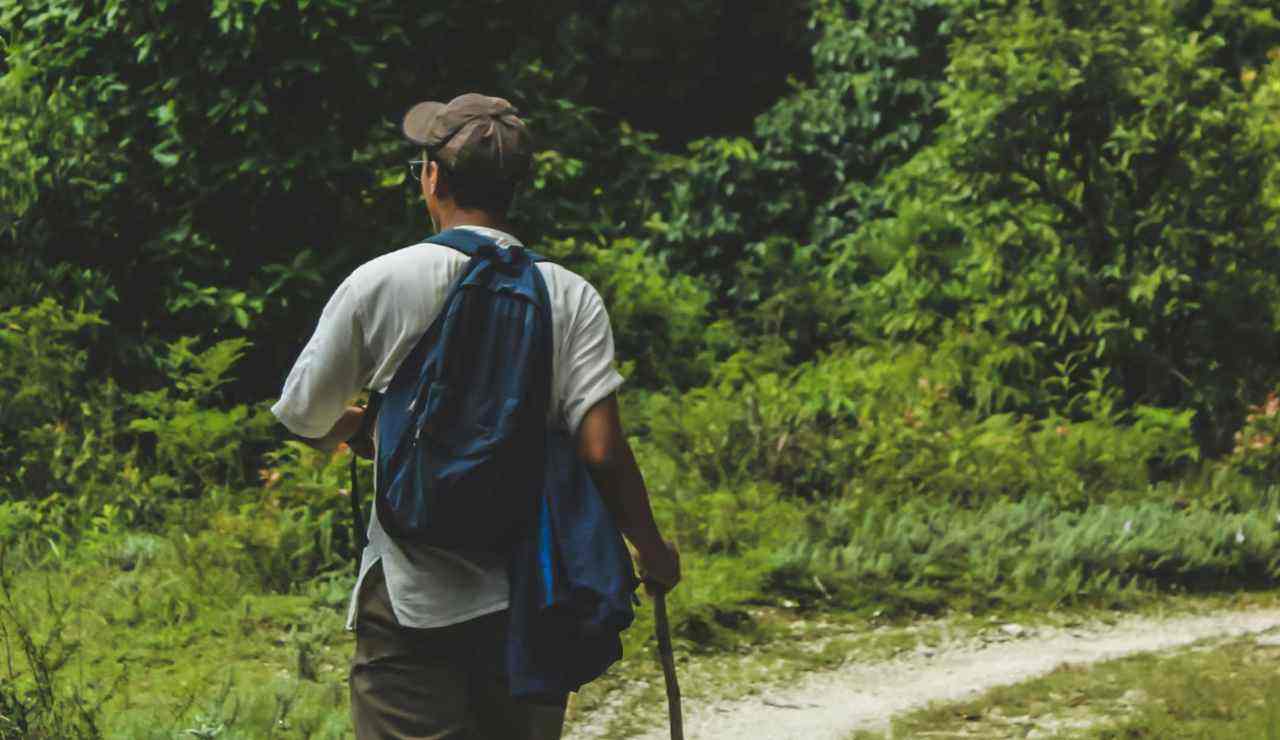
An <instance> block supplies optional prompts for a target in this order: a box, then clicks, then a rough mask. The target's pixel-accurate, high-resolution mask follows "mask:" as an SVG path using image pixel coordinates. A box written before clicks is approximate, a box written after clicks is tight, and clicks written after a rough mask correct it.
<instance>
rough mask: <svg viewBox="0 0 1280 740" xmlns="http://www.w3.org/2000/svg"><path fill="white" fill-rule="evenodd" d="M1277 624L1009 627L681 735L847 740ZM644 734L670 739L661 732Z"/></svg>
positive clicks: (717, 717) (814, 686)
mask: <svg viewBox="0 0 1280 740" xmlns="http://www.w3.org/2000/svg"><path fill="white" fill-rule="evenodd" d="M1276 628H1280V609H1277V608H1269V609H1251V610H1244V611H1219V612H1213V613H1210V614H1203V615H1198V616H1183V617H1177V618H1171V619H1169V618H1166V619H1158V618H1150V617H1129V618H1125V619H1122V620H1120V621H1118V622H1116V623H1115V624H1113V625H1102V624H1095V625H1089V626H1083V627H1073V628H1067V629H1063V628H1035V629H1031V628H1024V627H1020V626H1018V625H1013V624H1008V625H1003V626H1001V627H1000V628H999V629H998V630H996V631H995V633H994V634H992V635H986V636H983V637H979V638H974V639H968V640H964V641H959V642H955V643H952V644H949V645H942V646H939V647H938V648H936V649H920V650H916V651H915V652H908V653H906V654H905V655H904V656H901V657H899V658H897V659H894V660H890V661H882V662H873V663H860V664H851V665H847V666H845V667H843V668H840V669H838V670H834V671H826V672H820V673H814V674H811V675H810V676H809V677H808V678H807V679H806V680H803V681H799V682H795V683H792V684H790V685H788V686H784V687H774V688H771V689H769V690H765V691H761V692H760V693H758V694H756V695H753V696H751V697H748V698H745V699H739V700H734V701H726V702H717V703H713V704H711V705H708V706H700V707H686V712H685V714H686V717H685V727H686V733H687V735H688V737H690V738H699V739H710V738H732V739H733V740H741V738H770V739H771V740H775V739H776V740H783V739H784V738H805V739H806V740H824V739H826V738H832V739H833V740H844V738H847V737H849V735H850V734H852V733H854V732H856V731H858V730H878V731H884V730H887V729H888V726H889V720H890V719H891V718H892V717H893V716H894V715H896V714H899V713H902V712H904V711H907V710H910V709H916V708H919V707H921V706H923V705H925V704H927V703H929V702H933V701H954V700H957V699H962V698H964V697H966V696H969V695H971V694H974V693H977V692H980V691H985V690H987V689H990V688H992V687H995V686H1000V685H1004V684H1010V683H1017V682H1020V681H1025V680H1027V679H1030V678H1033V677H1036V676H1039V675H1042V674H1044V673H1047V672H1049V671H1051V670H1052V669H1054V668H1055V667H1057V666H1059V665H1061V664H1062V663H1075V664H1087V663H1094V662H1097V661H1102V660H1109V659H1114V658H1119V657H1123V656H1126V655H1130V654H1133V653H1140V652H1149V651H1159V650H1167V649H1171V648H1176V647H1179V646H1183V645H1187V644H1189V643H1192V642H1195V641H1197V640H1202V639H1205V638H1210V637H1233V636H1241V635H1246V634H1253V633H1258V632H1263V631H1266V630H1270V629H1276ZM577 729H578V730H579V731H578V732H575V733H574V736H575V737H579V738H583V737H590V736H591V734H590V733H591V728H590V727H589V726H585V727H580V728H577ZM643 737H644V738H653V739H654V740H657V739H658V738H663V737H666V734H665V729H664V730H656V729H655V730H654V731H652V732H650V733H648V734H646V735H644V736H643Z"/></svg>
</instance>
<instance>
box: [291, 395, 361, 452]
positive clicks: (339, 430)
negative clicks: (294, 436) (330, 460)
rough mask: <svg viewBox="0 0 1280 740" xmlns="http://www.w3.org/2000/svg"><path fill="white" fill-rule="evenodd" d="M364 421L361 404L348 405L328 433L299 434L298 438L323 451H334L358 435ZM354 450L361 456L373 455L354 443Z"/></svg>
mask: <svg viewBox="0 0 1280 740" xmlns="http://www.w3.org/2000/svg"><path fill="white" fill-rule="evenodd" d="M363 422H364V408H363V407H361V406H348V407H347V408H346V410H345V411H343V412H342V416H340V417H338V421H337V422H336V423H335V424H334V425H333V428H332V429H330V430H329V433H328V434H326V435H324V436H323V437H303V436H301V435H299V436H298V439H299V440H301V441H302V442H305V443H307V444H308V445H310V446H312V447H314V448H316V449H317V450H320V451H321V452H333V451H334V450H335V449H337V448H338V445H340V444H342V443H343V442H346V441H348V440H351V438H352V437H354V436H355V435H356V432H358V431H360V428H361V426H362V424H363ZM352 450H353V451H354V452H356V453H357V454H359V455H360V456H361V457H371V455H368V454H364V452H363V449H357V448H356V445H355V444H354V443H353V444H352Z"/></svg>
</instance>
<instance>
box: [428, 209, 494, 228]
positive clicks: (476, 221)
mask: <svg viewBox="0 0 1280 740" xmlns="http://www.w3.org/2000/svg"><path fill="white" fill-rule="evenodd" d="M459 226H483V227H485V228H488V229H497V230H498V231H503V232H506V233H508V234H509V233H511V224H509V223H507V220H506V219H505V218H502V217H500V216H494V215H492V214H490V213H488V212H486V211H480V210H475V209H461V208H459V209H455V210H452V211H449V212H448V213H443V214H441V215H440V223H439V224H438V227H439V229H440V230H441V231H448V230H449V229H453V228H457V227H459Z"/></svg>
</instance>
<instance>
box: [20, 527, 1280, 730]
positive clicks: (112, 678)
mask: <svg viewBox="0 0 1280 740" xmlns="http://www.w3.org/2000/svg"><path fill="white" fill-rule="evenodd" d="M219 506H220V507H221V508H218V509H217V510H215V511H214V512H213V513H208V514H204V515H201V516H198V517H194V518H192V520H191V521H190V522H186V521H185V520H183V524H182V526H179V525H178V524H176V523H175V524H174V525H173V526H172V527H171V528H169V529H167V530H166V531H164V532H150V533H147V532H128V531H124V532H121V531H110V532H107V533H103V534H93V533H90V534H89V535H87V536H85V537H83V538H81V539H80V541H79V542H78V543H77V544H76V545H75V546H74V547H71V548H66V547H65V546H64V547H63V548H62V549H56V548H51V547H49V546H48V545H41V544H39V543H31V542H28V543H27V544H26V545H25V546H24V547H22V548H14V549H13V551H12V552H11V557H10V558H9V559H10V563H9V565H8V567H7V568H6V569H4V570H5V571H6V572H7V574H8V576H7V586H6V590H5V597H4V600H3V601H2V602H0V607H3V608H0V630H3V633H2V634H0V650H3V654H0V661H2V662H0V736H37V737H39V736H43V737H59V738H61V737H76V736H78V735H86V736H93V735H96V734H98V733H99V731H100V733H101V734H104V735H106V736H108V737H119V738H160V737H164V738H172V737H178V736H183V737H220V738H239V737H244V738H258V737H280V738H326V737H344V736H346V735H347V733H348V725H349V720H348V709H347V689H346V672H347V665H348V662H349V659H350V655H351V651H352V637H351V635H349V634H348V633H346V632H345V631H344V630H343V629H342V625H343V621H344V617H345V611H346V606H347V600H348V598H349V594H350V589H351V585H352V577H351V575H350V570H349V567H347V566H348V564H347V563H344V562H343V561H342V560H341V558H338V559H337V560H335V559H334V558H335V556H334V555H333V554H332V553H329V554H323V553H319V554H318V553H317V552H316V551H315V546H314V544H313V539H312V538H310V537H307V536H302V534H297V533H305V532H307V531H310V529H311V528H314V527H313V526H312V525H310V524H307V523H306V522H302V523H297V522H294V520H293V519H286V518H276V519H273V518H272V516H273V514H272V512H271V511H270V510H268V509H266V508H263V507H251V508H248V509H245V510H244V511H243V512H242V513H228V510H229V508H230V507H227V506H222V505H221V504H220V505H219ZM1019 511H1020V512H1021V516H1022V517H1023V518H1019V517H1012V518H1011V519H1010V521H1009V522H1007V523H1005V522H1004V520H1003V519H1000V518H999V517H993V518H988V519H987V520H986V524H987V526H988V528H989V529H999V528H1000V527H1003V526H1005V524H1008V525H1009V527H1010V528H1011V529H1012V530H1017V531H1018V532H1021V530H1019V529H1018V527H1022V526H1023V524H1025V519H1026V517H1029V516H1030V515H1031V514H1033V513H1035V512H1037V511H1038V510H1037V509H1035V508H1034V507H1032V508H1030V509H1026V510H1025V511H1023V510H1019ZM908 513H909V512H904V513H903V514H902V516H903V517H905V518H909V517H908ZM1267 513H1268V515H1269V513H1270V512H1269V511H1268V512H1267ZM1113 514H1114V512H1113ZM274 516H277V517H278V516H279V515H278V514H277V515H274ZM1259 517H1260V515H1259ZM972 518H974V517H971V516H969V515H966V516H964V517H956V516H953V517H952V521H953V524H955V526H954V527H953V528H951V529H949V530H947V532H948V535H947V537H946V539H945V542H950V543H955V542H956V541H957V540H956V533H957V532H958V531H963V532H969V531H970V530H971V529H972V528H973V527H975V526H976V521H970V519H972ZM957 520H963V521H960V522H959V523H956V522H957ZM1046 521H1058V520H1057V519H1054V518H1052V517H1048V518H1046ZM1099 521H1103V520H1099ZM1197 521H1199V520H1196V519H1189V520H1188V522H1187V523H1186V526H1193V525H1194V524H1195V523H1196V522H1197ZM193 522H194V523H193ZM1106 522H1109V520H1106ZM1106 522H1104V523H1106ZM1121 524H1122V523H1121ZM1205 524H1206V528H1207V529H1211V530H1213V531H1214V532H1216V531H1217V530H1218V529H1222V528H1224V527H1227V525H1229V524H1231V522H1217V521H1209V520H1207V519H1206V520H1205ZM961 525H963V526H961ZM1209 525H1211V526H1209ZM1116 526H1117V528H1118V527H1120V525H1119V524H1117V525H1116ZM1171 526H1172V525H1171ZM1135 529H1138V528H1137V527H1135ZM869 531H870V530H869ZM1052 531H1057V530H1052ZM1234 531H1235V530H1234V529H1231V532H1234ZM1064 532H1065V533H1064ZM907 534H910V532H908V533H907ZM997 534H998V533H996V532H987V533H986V534H985V535H984V539H983V540H982V543H983V544H982V547H981V548H977V547H975V548H974V551H973V553H970V554H971V555H973V556H974V557H976V553H977V552H979V551H982V552H992V553H995V552H996V551H997V542H998V541H1002V542H1004V543H1005V549H1004V550H999V552H998V553H997V554H999V555H1000V556H1001V557H1002V558H1004V559H1005V560H1012V559H1016V558H1017V556H1018V552H1019V551H1020V550H1022V549H1024V548H1025V547H1026V545H1025V544H1024V543H1023V542H1022V539H1025V537H1026V536H1029V535H1027V534H1026V533H1021V534H1020V535H1019V536H1017V537H1014V536H1010V537H1007V538H1005V539H1004V540H1000V538H999V537H998V536H997ZM1059 534H1061V535H1062V536H1063V537H1064V538H1066V540H1067V541H1069V542H1071V543H1073V544H1072V548H1075V549H1078V550H1080V551H1082V552H1085V551H1087V552H1093V553H1094V556H1096V554H1097V550H1096V549H1093V550H1091V549H1090V548H1091V547H1092V545H1090V544H1089V543H1091V542H1093V541H1094V540H1097V542H1099V543H1103V544H1107V546H1108V547H1112V548H1114V545H1112V544H1110V543H1114V542H1124V541H1127V540H1120V539H1119V538H1118V537H1117V536H1116V535H1115V533H1112V532H1111V531H1110V529H1108V528H1107V527H1104V526H1100V525H1098V524H1097V523H1094V524H1091V525H1090V526H1088V527H1085V528H1082V529H1080V530H1078V531H1073V530H1063V531H1062V532H1059ZM285 535H288V536H287V537H286V536H285ZM1215 536H1216V535H1215ZM897 539H905V540H906V541H908V543H910V542H911V541H914V539H913V537H907V536H905V535H903V533H901V532H898V531H897V529H893V531H891V532H888V533H885V534H882V535H879V539H876V538H873V537H871V536H870V534H868V536H867V537H866V538H863V539H861V543H862V545H861V546H863V547H865V548H867V549H868V551H880V552H881V553H883V557H878V560H879V561H881V562H894V563H898V562H899V561H900V563H901V567H908V566H910V565H911V564H912V563H913V562H914V561H913V558H917V557H922V555H921V553H925V552H927V553H928V557H930V558H933V557H935V556H937V557H941V554H944V553H945V552H947V548H945V547H944V548H940V549H937V551H936V552H935V551H934V549H929V550H919V549H915V550H913V549H912V548H909V547H903V548H899V547H898V546H897V545H896V544H893V543H894V542H896V541H897ZM1227 540H1228V542H1230V538H1227ZM1248 541H1249V543H1251V546H1254V547H1258V546H1259V545H1258V544H1256V543H1267V542H1270V540H1267V539H1266V538H1265V537H1264V536H1262V535H1261V534H1260V535H1259V536H1257V537H1255V536H1253V535H1252V534H1250V536H1249V540H1248ZM921 542H925V541H924V540H921ZM1086 545H1087V547H1086ZM1068 549H1070V548H1068ZM1071 551H1072V552H1074V551H1075V550H1071ZM1236 552H1239V549H1238V548H1236V549H1233V548H1230V547H1227V548H1224V549H1219V550H1216V551H1215V553H1217V556H1218V558H1219V559H1220V560H1222V561H1223V562H1221V563H1212V565H1214V567H1216V569H1217V570H1216V572H1218V573H1220V574H1221V575H1222V579H1221V580H1222V582H1224V583H1225V582H1226V581H1228V580H1229V578H1228V576H1229V575H1230V574H1232V573H1233V572H1234V571H1235V570H1237V569H1239V568H1241V567H1244V566H1245V565H1247V564H1248V563H1249V562H1250V561H1249V560H1248V559H1236V558H1235V557H1234V555H1232V557H1226V558H1224V557H1223V555H1222V554H1223V553H1228V554H1233V553H1236ZM1258 552H1259V553H1261V552H1262V551H1261V550H1259V551H1258ZM17 553H20V555H19V554H17ZM952 554H953V555H954V554H956V553H954V552H953V553H952ZM1068 554H1069V553H1068ZM1023 555H1024V557H1025V556H1026V553H1025V552H1024V553H1023ZM1145 557H1146V556H1143V557H1139V558H1135V559H1134V561H1133V563H1132V564H1131V566H1130V567H1131V568H1132V569H1133V570H1134V571H1135V572H1137V571H1141V570H1142V569H1143V568H1144V567H1145V566H1144V564H1143V563H1144V559H1145ZM1070 560H1071V558H1070V557H1068V556H1067V555H1063V556H1062V559H1061V562H1062V563H1063V567H1064V568H1067V569H1069V568H1068V566H1069V561H1070ZM868 562H869V561H868ZM326 563H327V564H328V565H325V564H326ZM778 563H782V564H783V565H782V567H781V568H780V569H777V570H773V571H770V570H769V569H770V568H778V567H779V566H778ZM785 564H786V558H785V557H783V558H779V559H775V560H769V559H768V558H765V557H764V556H763V555H762V554H761V553H759V552H750V553H744V554H737V555H734V554H725V553H721V554H715V555H712V554H708V553H699V552H690V553H689V557H688V558H687V559H686V566H687V570H686V581H685V583H684V584H682V586H681V587H680V588H679V589H677V591H676V592H674V593H673V594H672V596H671V599H670V600H669V608H670V609H671V611H672V617H673V622H674V625H675V627H676V644H677V652H678V655H679V656H681V677H682V688H683V689H684V693H685V695H686V697H688V699H689V702H690V705H691V706H696V705H697V704H700V703H703V702H705V701H709V700H711V699H718V698H733V697H738V696H742V695H744V694H748V693H750V692H753V691H757V690H760V688H761V687H763V686H766V685H769V684H774V685H776V684H779V683H786V682H788V681H791V680H793V679H795V678H797V677H798V676H801V675H803V674H804V673H807V672H810V671H814V670H822V669H828V668H833V667H836V666H839V665H840V664H842V663H844V662H846V661H850V660H857V661H871V660H882V659H885V658H889V657H892V656H894V655H896V654H898V653H901V652H904V651H910V650H914V649H915V648H916V647H917V646H918V645H921V644H924V645H936V644H940V643H943V642H946V641H947V640H949V639H952V638H957V637H963V636H965V635H967V634H971V633H974V632H977V631H980V630H983V629H987V628H990V627H991V626H992V620H996V621H1017V622H1020V623H1023V624H1027V625H1035V624H1045V623H1049V624H1062V625H1069V624H1070V622H1071V621H1072V620H1075V621H1084V620H1090V619H1096V618H1098V616H1099V615H1102V616H1104V617H1105V615H1107V614H1111V613H1114V611H1110V610H1114V609H1117V608H1122V609H1126V610H1138V611H1142V610H1148V611H1158V610H1160V609H1173V610H1178V611H1186V610H1200V609H1208V608H1214V607H1221V606H1225V605H1227V602H1230V601H1234V600H1239V599H1241V598H1247V597H1241V596H1239V594H1238V592H1231V591H1219V592H1216V593H1218V595H1209V596H1188V595H1186V594H1180V595H1178V594H1173V593H1171V592H1170V591H1168V590H1165V591H1163V592H1162V591H1161V590H1159V589H1158V588H1157V587H1156V585H1155V584H1154V583H1150V584H1146V585H1143V584H1137V583H1136V582H1135V581H1134V580H1128V581H1126V582H1125V585H1124V587H1123V588H1119V587H1117V586H1116V585H1115V584H1112V585H1110V586H1107V587H1101V586H1100V587H1098V588H1097V589H1096V590H1094V591H1092V592H1084V593H1077V594H1076V595H1075V596H1074V597H1071V598H1068V597H1066V596H1065V595H1064V593H1063V591H1062V589H1063V588H1064V587H1065V585H1064V584H1069V583H1070V582H1071V581H1070V580H1063V581H1062V582H1061V583H1058V582H1055V583H1054V584H1052V585H1048V584H1046V583H1045V582H1043V581H1036V580H1035V579H1028V580H1026V581H1017V580H1011V581H1008V582H1007V583H1005V584H1004V586H1003V588H1004V589H1005V590H1006V596H1005V597H1001V598H969V599H966V598H957V597H956V595H957V594H962V593H966V592H965V591H963V589H961V590H959V591H955V592H951V593H948V592H949V591H950V589H938V591H939V593H938V597H939V598H940V599H941V600H940V601H938V602H932V601H931V602H929V603H928V607H929V608H928V609H923V610H916V609H913V608H912V604H913V603H917V602H916V601H915V597H914V596H911V594H908V593H906V592H908V591H911V592H912V593H914V592H915V591H918V590H919V589H929V588H934V587H933V586H930V585H929V584H928V583H924V582H921V581H919V580H918V579H910V578H907V579H904V580H903V581H901V582H900V584H899V585H898V586H897V588H898V589H900V590H901V591H902V592H903V593H900V594H897V595H895V593H897V592H896V591H894V589H893V588H889V587H890V586H893V585H894V583H893V582H894V579H895V578H896V576H894V575H893V574H892V569H891V570H890V571H887V572H884V573H882V574H880V575H879V579H880V580H879V582H878V583H876V584H872V585H871V586H870V587H868V588H866V589H856V588H848V587H847V586H846V587H844V588H842V587H841V586H840V585H836V579H835V578H834V577H833V578H831V579H829V580H828V579H827V578H826V577H825V576H824V577H823V580H825V581H826V585H825V586H824V585H823V582H822V581H820V580H818V579H817V578H816V577H815V576H814V575H813V574H811V573H806V572H804V571H800V572H797V573H792V574H791V575H790V576H787V575H786V574H787V573H788V572H789V569H788V567H786V565H785ZM847 565H848V566H850V567H855V566H856V564H855V563H854V562H852V561H848V562H847ZM321 566H322V567H321ZM856 567H861V566H856ZM897 567H899V566H898V565H895V566H894V568H897ZM335 568H337V570H334V569H335ZM742 571H750V573H751V574H752V575H751V577H739V576H740V575H741V572H742ZM308 572H310V573H313V574H314V573H317V572H318V573H319V575H310V576H295V575H293V574H295V573H303V574H305V573H308ZM770 573H773V575H769V574H770ZM866 575H867V577H868V578H873V577H875V576H874V574H871V573H867V574H866ZM997 575H998V574H997ZM985 578H986V576H984V577H983V578H977V579H974V580H973V582H972V583H969V584H968V585H967V586H964V587H963V588H968V589H970V590H972V591H977V590H978V589H979V587H984V586H985V585H986V583H987V582H986V580H985ZM762 579H763V580H762ZM1215 582H1217V581H1216V580H1215ZM1174 584H1175V586H1176V585H1177V581H1176V580H1175V582H1174ZM951 585H952V587H953V588H958V587H959V586H960V584H959V583H958V582H957V581H953V582H952V584H951ZM1224 588H1225V587H1224ZM1235 588H1237V589H1238V588H1239V586H1238V585H1237V586H1235ZM1175 590H1176V589H1175ZM904 594H905V595H904ZM1015 597H1016V598H1015ZM1264 598H1265V597H1264ZM921 611H925V612H927V613H929V614H930V615H932V618H930V619H928V620H926V621H918V618H919V616H920V613H921ZM652 628H653V627H652V615H651V611H650V607H649V604H648V603H647V602H646V603H645V604H643V605H642V606H641V607H640V609H639V613H638V618H637V621H636V624H635V625H634V626H633V627H632V629H631V630H629V631H628V632H627V633H626V635H625V640H624V643H625V651H626V655H627V658H625V659H624V661H623V662H622V663H621V664H619V665H618V666H616V667H615V669H614V670H612V671H611V672H610V673H609V675H607V676H605V677H603V678H601V679H600V680H598V681H596V682H594V683H593V684H591V685H590V686H588V687H587V688H586V689H585V690H584V691H583V692H582V694H581V695H580V696H579V697H578V698H577V700H576V701H575V706H574V710H573V717H572V718H571V724H573V723H579V722H590V723H592V724H593V725H596V726H601V727H603V728H604V729H605V730H606V732H607V734H608V736H622V735H625V734H626V733H627V732H629V731H631V730H635V729H639V728H641V727H648V726H654V725H657V724H660V722H661V718H662V712H663V707H664V701H663V689H662V680H661V673H660V670H659V668H658V666H657V664H656V661H655V659H654V655H653V638H652ZM6 656H7V658H8V659H7V660H6V659H5V658H6ZM43 669H47V675H44V674H41V670H43ZM22 722H27V723H28V727H27V729H26V730H20V729H14V728H21V723H22ZM6 723H7V727H8V729H5V728H6ZM32 727H34V728H36V729H35V730H32V729H31V728H32Z"/></svg>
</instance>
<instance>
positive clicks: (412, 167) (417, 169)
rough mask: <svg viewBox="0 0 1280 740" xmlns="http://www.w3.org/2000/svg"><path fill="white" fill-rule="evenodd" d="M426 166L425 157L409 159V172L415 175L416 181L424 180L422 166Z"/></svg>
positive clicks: (414, 179)
mask: <svg viewBox="0 0 1280 740" xmlns="http://www.w3.org/2000/svg"><path fill="white" fill-rule="evenodd" d="M426 166H427V160H425V159H411V160H409V174H410V175H412V176H413V181H414V182H421V181H422V168H423V167H426Z"/></svg>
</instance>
